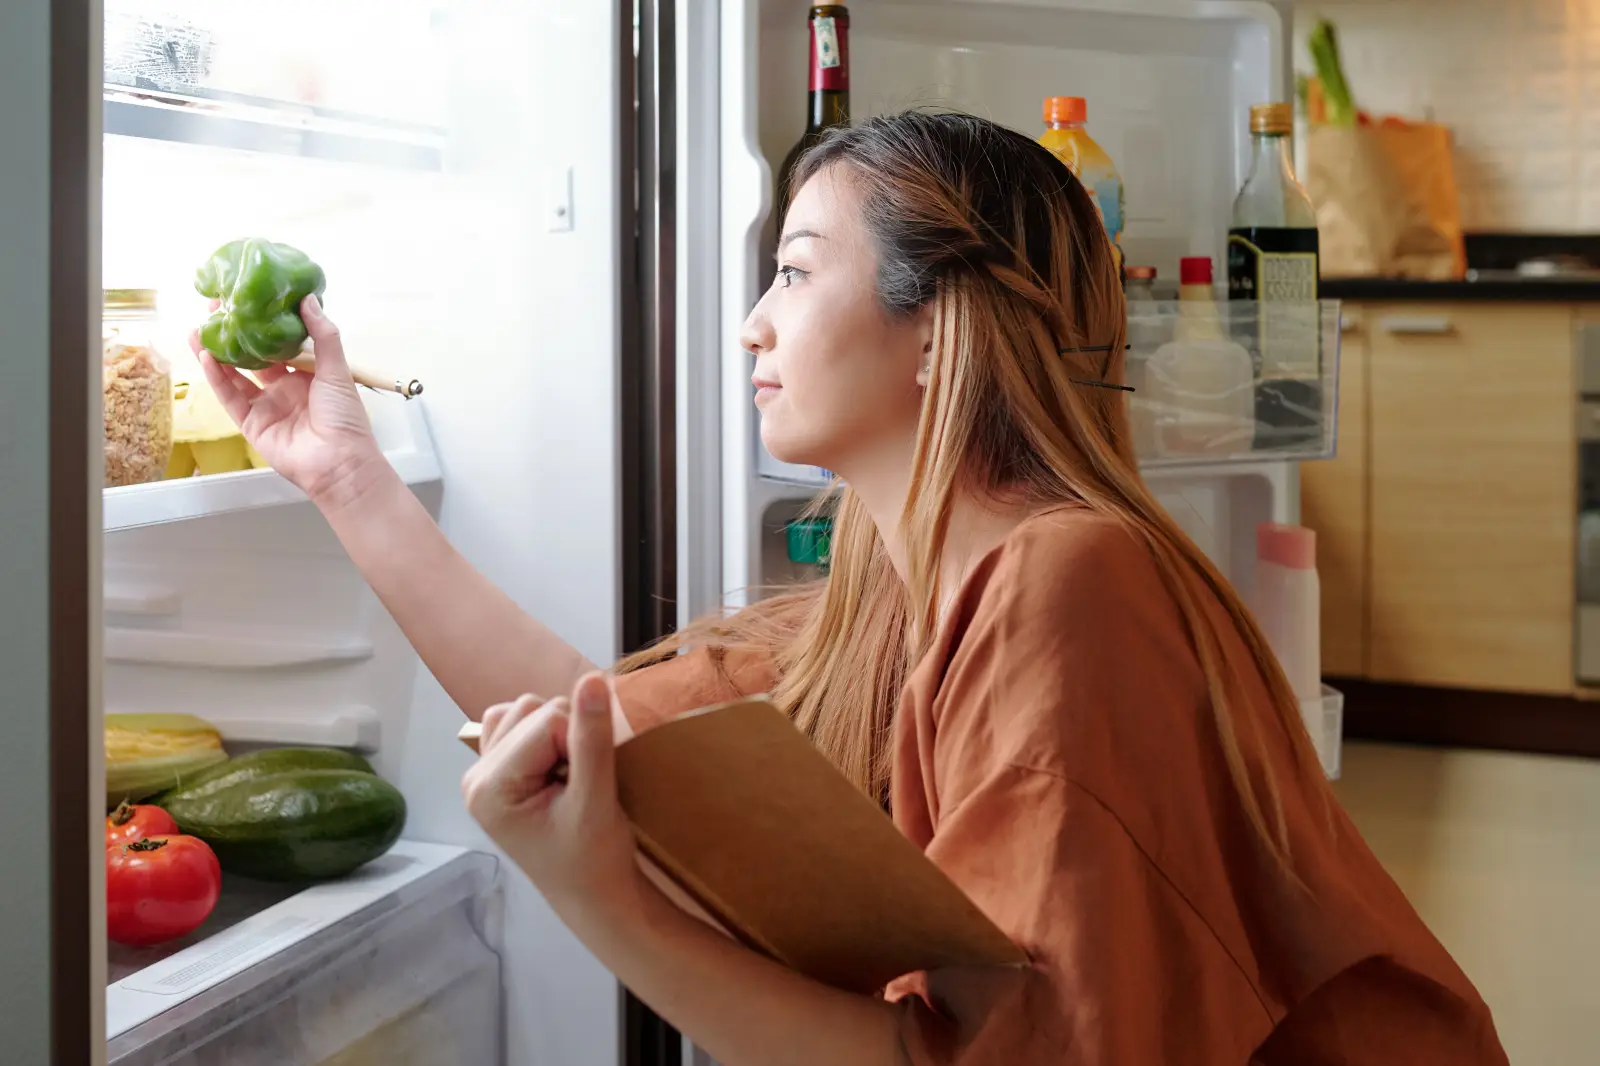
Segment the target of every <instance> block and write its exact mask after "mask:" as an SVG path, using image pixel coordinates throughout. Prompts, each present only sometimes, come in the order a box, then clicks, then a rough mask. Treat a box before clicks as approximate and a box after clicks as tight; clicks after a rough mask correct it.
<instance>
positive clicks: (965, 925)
mask: <svg viewBox="0 0 1600 1066" xmlns="http://www.w3.org/2000/svg"><path fill="white" fill-rule="evenodd" d="M617 786H618V791H619V794H620V797H621V801H622V806H623V808H624V810H626V812H627V814H628V818H629V820H630V821H631V822H632V823H633V825H634V828H635V830H636V832H637V835H638V840H639V846H640V850H641V851H642V852H643V853H644V856H645V857H647V858H648V859H649V860H650V864H651V865H654V866H656V867H658V868H659V869H660V870H661V871H662V872H664V873H665V875H666V876H667V877H668V878H670V879H671V881H673V882H674V883H675V884H676V885H677V886H678V887H679V888H681V889H682V891H683V893H685V894H686V895H687V896H689V897H690V899H692V900H693V902H694V903H695V904H697V905H698V906H699V908H701V909H702V910H703V911H704V912H705V913H704V914H702V915H700V917H702V918H704V917H706V916H709V917H711V918H712V919H714V921H715V923H716V924H718V925H720V926H721V927H722V928H723V929H724V931H726V932H727V933H729V934H730V935H732V936H734V937H735V938H737V939H738V940H740V941H742V942H744V943H745V944H746V945H748V946H750V947H751V948H753V949H755V950H757V951H760V952H763V953H764V954H766V955H768V956H769V957H771V958H773V959H776V960H777V961H779V962H781V963H784V964H785V965H787V966H789V967H791V968H792V969H794V970H797V971H799V972H800V973H803V974H806V975H808V976H810V977H813V978H815V979H816V980H819V981H822V982H824V983H826V984H829V985H832V986H834V987H837V988H843V989H849V990H851V991H857V992H875V991H877V990H878V989H880V988H882V987H883V986H884V985H885V984H887V983H888V982H889V981H891V980H893V979H894V978H896V977H900V976H902V975H904V974H907V973H913V972H915V971H919V970H931V969H938V968H941V967H945V966H957V965H983V964H999V965H1004V964H1020V963H1022V962H1025V961H1026V955H1025V954H1024V953H1023V952H1022V951H1021V950H1020V949H1018V948H1017V947H1016V946H1015V945H1014V944H1012V943H1011V941H1010V940H1008V939H1007V938H1006V936H1005V934H1003V933H1002V932H1001V931H1000V930H999V929H998V928H997V927H996V926H995V925H994V924H993V923H992V922H991V921H989V919H988V918H987V917H986V916H985V915H984V914H983V912H982V911H980V910H979V909H978V908H977V906H976V905H975V904H973V903H972V901H971V900H970V899H968V898H967V896H966V895H965V894H964V893H963V892H962V891H961V890H960V889H959V888H957V887H956V885H955V884H954V882H952V881H951V880H950V879H949V878H948V877H947V876H945V874H944V873H943V871H941V870H940V869H939V868H938V867H937V866H935V865H934V864H933V863H932V861H931V860H929V859H928V858H927V856H925V855H924V854H923V853H922V852H921V850H920V849H918V848H917V846H916V845H915V844H913V843H911V841H910V840H908V839H906V837H905V836H904V835H903V834H902V833H901V832H900V830H899V829H897V828H896V827H895V825H894V823H893V822H892V821H891V820H890V819H889V817H888V816H887V815H886V814H884V812H883V811H882V810H880V809H879V808H878V806H877V805H876V804H874V803H873V802H872V801H871V800H869V799H868V798H867V797H866V796H865V795H863V794H862V793H861V792H860V791H858V790H857V789H856V788H855V786H853V785H852V784H851V783H850V782H849V781H848V780H846V779H845V777H844V776H843V775H842V774H840V773H839V771H838V770H837V769H835V768H834V766H833V764H832V763H830V762H828V760H827V758H826V757H825V756H823V755H822V754H821V753H820V752H819V751H817V749H816V748H815V747H814V746H813V745H812V744H811V742H810V741H809V740H808V739H807V738H806V737H805V736H804V734H802V733H801V732H800V731H799V730H798V729H796V728H795V726H794V724H793V723H792V722H791V721H790V720H789V718H788V717H787V716H786V715H784V714H783V713H782V712H781V711H779V710H778V709H777V707H776V706H775V705H774V704H773V703H771V701H769V700H766V699H763V698H757V699H750V700H742V701H739V702H737V703H732V704H727V705H724V706H720V707H713V708H709V709H707V710H703V711H697V712H694V713H692V714H688V715H685V716H683V717H681V718H676V719H674V720H672V721H670V722H667V723H665V724H663V725H660V726H657V727H655V728H654V729H650V730H648V731H646V732H644V733H641V734H639V735H637V736H635V737H632V738H631V739H629V740H627V741H624V742H623V743H622V744H621V745H619V746H618V748H617ZM658 883H659V882H658ZM678 902H679V904H680V906H681V905H682V903H683V901H682V900H681V899H680V900H678Z"/></svg>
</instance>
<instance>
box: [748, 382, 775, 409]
mask: <svg viewBox="0 0 1600 1066" xmlns="http://www.w3.org/2000/svg"><path fill="white" fill-rule="evenodd" d="M750 384H752V385H754V386H755V387H756V406H757V407H760V406H761V404H762V403H763V402H766V401H769V400H771V399H773V398H774V397H776V396H777V395H778V393H780V392H782V391H783V386H781V385H779V384H778V383H777V382H775V381H766V380H764V379H762V378H752V379H751V380H750Z"/></svg>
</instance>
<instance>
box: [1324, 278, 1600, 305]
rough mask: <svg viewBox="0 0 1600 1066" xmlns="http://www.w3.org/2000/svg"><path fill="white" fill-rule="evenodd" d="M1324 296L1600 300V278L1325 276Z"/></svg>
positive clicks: (1487, 300) (1466, 300)
mask: <svg viewBox="0 0 1600 1066" xmlns="http://www.w3.org/2000/svg"><path fill="white" fill-rule="evenodd" d="M1320 292H1321V296H1322V298H1323V299H1325V300H1407V301H1427V300H1451V301H1457V302H1462V303H1491V302H1520V303H1600V281H1596V280H1591V279H1587V278H1585V279H1582V280H1559V279H1552V278H1530V279H1526V280H1511V279H1507V280H1493V281H1489V280H1484V281H1412V280H1409V279H1406V278H1325V279H1323V281H1322V283H1321V286H1320Z"/></svg>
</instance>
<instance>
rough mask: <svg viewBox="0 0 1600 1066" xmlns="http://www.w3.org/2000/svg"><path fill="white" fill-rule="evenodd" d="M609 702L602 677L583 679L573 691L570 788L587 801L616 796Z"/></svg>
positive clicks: (607, 685) (569, 731)
mask: <svg viewBox="0 0 1600 1066" xmlns="http://www.w3.org/2000/svg"><path fill="white" fill-rule="evenodd" d="M612 701H613V697H612V692H611V682H610V681H608V680H607V679H606V676H605V675H604V674H600V673H592V674H588V675H585V676H584V677H583V678H582V679H581V680H580V681H579V682H578V685H577V687H576V688H575V689H573V691H572V707H573V713H572V717H571V720H570V722H569V725H568V728H567V742H568V747H569V749H570V751H571V754H570V756H569V757H570V759H571V761H572V776H571V784H572V787H573V788H575V789H577V790H579V792H580V794H581V795H582V796H583V797H584V798H586V799H587V798H590V797H601V796H604V795H606V794H607V793H608V792H609V793H611V794H615V792H616V788H617V783H616V751H615V748H616V741H615V740H614V739H613V736H612V728H613V727H612V721H611V714H612Z"/></svg>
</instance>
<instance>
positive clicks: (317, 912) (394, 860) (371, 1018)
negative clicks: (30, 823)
mask: <svg viewBox="0 0 1600 1066" xmlns="http://www.w3.org/2000/svg"><path fill="white" fill-rule="evenodd" d="M496 868H497V864H496V861H495V859H494V858H492V857H491V856H489V855H487V854H483V853H481V852H474V851H469V850H467V849H464V848H458V847H449V846H445V845H439V844H424V843H418V842H414V841H408V840H402V841H400V842H399V843H397V844H396V845H395V846H394V847H393V848H392V849H391V850H390V851H389V853H388V854H386V855H384V856H383V857H382V858H380V859H377V860H375V861H374V862H372V863H369V864H368V865H367V866H365V867H363V868H362V869H360V870H358V871H357V872H356V873H354V874H352V875H350V876H349V877H347V878H344V879H342V880H338V881H330V882H326V883H323V884H318V885H313V886H310V887H300V886H281V885H266V884H259V883H254V882H246V881H237V880H233V879H228V878H225V879H224V886H223V896H222V899H221V900H220V901H219V902H218V904H217V909H216V911H214V912H213V914H212V916H211V918H210V919H208V920H207V922H206V924H205V925H204V926H202V927H201V928H200V929H199V930H197V931H196V932H195V933H193V934H191V935H190V936H189V937H186V938H183V939H181V940H178V941H175V942H173V943H171V944H167V945H162V946H160V947H155V948H145V949H133V948H124V947H120V946H118V945H114V944H113V945H111V947H110V951H109V958H108V965H107V982H108V983H107V987H106V1039H107V1041H108V1046H107V1056H106V1060H107V1062H108V1063H112V1064H116V1066H144V1064H146V1063H150V1064H154V1063H158V1062H159V1063H185V1064H187V1063H196V1064H198V1063H211V1062H218V1063H220V1062H229V1063H238V1062H244V1061H245V1060H246V1058H248V1061H250V1062H255V1061H258V1059H259V1061H262V1062H266V1061H273V1062H292V1063H300V1062H316V1061H321V1060H322V1059H323V1058H324V1056H326V1055H327V1054H328V1052H329V1051H338V1050H342V1049H343V1048H345V1047H346V1046H348V1045H349V1044H350V1043H352V1042H354V1041H356V1040H358V1039H360V1038H363V1037H367V1036H369V1035H370V1034H371V1033H372V1032H374V1031H377V1030H380V1029H382V1028H383V1027H385V1026H386V1025H392V1024H393V1023H395V1022H396V1021H399V1022H402V1023H404V1022H405V1021H407V1020H408V1018H407V1016H408V1015H410V1014H413V1013H415V1012H416V1011H417V1010H418V1008H419V1007H425V1006H426V1005H427V1004H428V1003H430V1002H438V1001H440V1000H446V999H451V998H452V993H454V992H456V991H457V990H458V988H459V987H461V986H466V987H467V988H469V989H473V990H481V991H482V992H486V993H487V995H486V996H484V995H481V994H475V995H474V996H473V997H472V998H473V999H474V1000H475V1002H471V1003H469V1004H466V1006H467V1007H468V1008H469V1009H471V1010H475V1011H478V1012H488V1014H489V1015H490V1018H489V1019H488V1020H493V1015H494V1014H496V1013H497V1011H498V998H499V972H498V961H497V959H496V958H495V955H494V946H495V945H494V944H493V943H491V942H490V941H491V940H492V933H491V935H488V936H486V935H485V931H484V929H483V926H484V924H485V922H484V919H485V913H484V910H483V908H484V905H485V904H486V903H487V902H488V901H489V900H490V899H491V898H492V893H493V890H494V885H495V873H496ZM408 953H409V954H411V955H414V956H416V957H414V958H408V959H405V960H401V959H400V958H399V956H400V955H403V954H408ZM402 963H405V964H409V965H403V964H402ZM353 970H363V971H366V972H364V973H361V974H357V973H355V972H352V971H353ZM485 976H487V977H488V980H482V979H481V978H483V977H485ZM453 998H454V1002H452V1003H451V1005H450V1010H451V1011H452V1012H454V1013H458V1014H459V1012H460V1009H461V1008H462V1006H463V1004H462V1003H461V1002H460V997H458V996H457V997H453ZM486 1035H487V1036H488V1038H489V1039H493V1037H494V1034H493V1033H490V1034H486ZM225 1045H232V1046H225ZM268 1045H272V1046H268ZM291 1045H292V1046H291ZM484 1061H492V1060H487V1059H486V1060H484Z"/></svg>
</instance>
